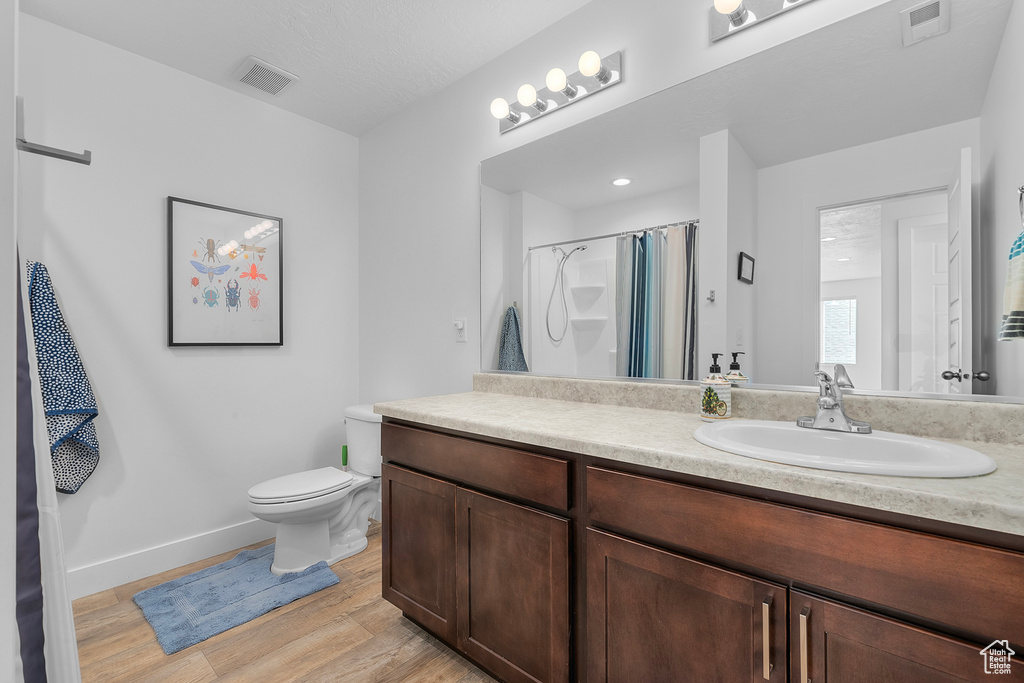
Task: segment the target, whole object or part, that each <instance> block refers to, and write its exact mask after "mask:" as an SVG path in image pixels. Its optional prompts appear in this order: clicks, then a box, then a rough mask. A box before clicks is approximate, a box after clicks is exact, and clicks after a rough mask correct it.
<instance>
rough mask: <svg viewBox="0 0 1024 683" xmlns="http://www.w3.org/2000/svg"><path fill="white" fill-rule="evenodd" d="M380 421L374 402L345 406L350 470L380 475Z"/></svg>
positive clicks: (375, 475) (374, 475)
mask: <svg viewBox="0 0 1024 683" xmlns="http://www.w3.org/2000/svg"><path fill="white" fill-rule="evenodd" d="M380 422H381V416H380V415H378V414H376V413H375V412H373V405H372V404H366V405H361V406H349V407H348V408H345V431H346V432H347V433H348V467H349V469H350V470H353V471H355V472H359V473H360V474H368V475H370V476H373V477H379V476H380V463H381V457H380Z"/></svg>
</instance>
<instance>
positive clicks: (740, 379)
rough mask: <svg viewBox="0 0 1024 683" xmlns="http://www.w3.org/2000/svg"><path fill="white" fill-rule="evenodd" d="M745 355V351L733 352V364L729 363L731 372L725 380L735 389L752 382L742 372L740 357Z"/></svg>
mask: <svg viewBox="0 0 1024 683" xmlns="http://www.w3.org/2000/svg"><path fill="white" fill-rule="evenodd" d="M744 353H745V352H744V351H733V354H732V362H731V363H729V372H728V373H726V375H725V378H726V379H727V380H729V384H731V385H733V386H734V387H742V386H746V385H747V383H748V382H749V381H750V378H749V377H747V376H746V375H744V374H743V372H741V371H740V360H739V358H738V356H740V355H743V354H744Z"/></svg>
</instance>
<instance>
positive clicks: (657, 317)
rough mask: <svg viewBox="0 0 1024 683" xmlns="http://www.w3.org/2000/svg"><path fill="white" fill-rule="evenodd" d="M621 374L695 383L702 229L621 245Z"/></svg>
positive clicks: (646, 235) (663, 232)
mask: <svg viewBox="0 0 1024 683" xmlns="http://www.w3.org/2000/svg"><path fill="white" fill-rule="evenodd" d="M615 251H616V296H615V299H616V302H615V310H616V338H617V342H618V345H617V353H616V374H617V375H619V376H622V377H657V378H665V379H694V377H695V365H696V350H697V349H696V346H697V261H696V253H697V223H696V222H694V223H688V224H685V225H678V226H672V227H668V228H659V229H654V230H645V231H643V232H642V233H638V234H635V235H624V236H621V237H619V238H618V240H617V242H616V250H615Z"/></svg>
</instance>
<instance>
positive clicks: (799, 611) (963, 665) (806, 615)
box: [789, 591, 1024, 683]
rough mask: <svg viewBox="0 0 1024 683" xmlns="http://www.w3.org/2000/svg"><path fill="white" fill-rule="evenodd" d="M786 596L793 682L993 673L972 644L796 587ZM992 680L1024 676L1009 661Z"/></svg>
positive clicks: (876, 681)
mask: <svg viewBox="0 0 1024 683" xmlns="http://www.w3.org/2000/svg"><path fill="white" fill-rule="evenodd" d="M790 600H791V601H790V622H791V623H790V635H789V637H790V642H792V643H793V646H792V648H791V650H792V653H791V659H790V668H791V670H792V671H793V679H792V680H793V681H795V682H796V683H808V682H810V683H817V682H818V681H820V682H821V683H959V682H961V681H972V682H973V681H976V682H978V683H980V682H981V681H991V680H992V678H993V676H992V675H991V674H987V673H986V672H985V662H984V661H983V655H982V653H981V651H980V650H981V648H979V647H978V646H977V645H971V644H968V643H964V642H962V641H959V640H955V639H953V638H948V637H946V636H941V635H939V634H936V633H932V632H930V631H927V630H924V629H921V628H917V627H915V626H911V625H909V624H904V623H901V622H899V621H895V620H892V619H888V618H886V617H882V616H879V615H877V614H872V613H871V612H866V611H864V610H859V609H855V608H853V607H848V606H846V605H842V604H840V603H837V602H833V601H831V600H825V599H823V598H818V597H815V596H813V595H808V594H806V593H803V592H800V591H793V592H792V594H791V599H790ZM1022 618H1024V617H1022ZM1014 669H1016V670H1014ZM997 680H1005V681H1020V680H1024V668H1022V667H1021V665H1020V663H1019V662H1014V663H1013V664H1012V665H1011V667H1010V674H1009V675H999V676H997Z"/></svg>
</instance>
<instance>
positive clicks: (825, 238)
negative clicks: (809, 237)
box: [821, 237, 836, 242]
mask: <svg viewBox="0 0 1024 683" xmlns="http://www.w3.org/2000/svg"><path fill="white" fill-rule="evenodd" d="M821 241H822V242H835V241H836V238H835V237H822V238H821Z"/></svg>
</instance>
